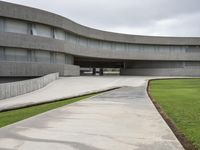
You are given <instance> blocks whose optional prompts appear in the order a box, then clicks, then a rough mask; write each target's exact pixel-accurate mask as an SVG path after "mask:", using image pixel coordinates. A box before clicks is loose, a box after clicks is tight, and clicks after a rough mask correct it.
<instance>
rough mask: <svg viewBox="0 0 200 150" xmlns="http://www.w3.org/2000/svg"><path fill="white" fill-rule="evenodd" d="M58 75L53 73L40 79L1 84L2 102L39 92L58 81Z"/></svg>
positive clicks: (0, 97) (0, 94) (0, 95)
mask: <svg viewBox="0 0 200 150" xmlns="http://www.w3.org/2000/svg"><path fill="white" fill-rule="evenodd" d="M58 77H59V74H58V73H52V74H49V75H46V76H43V77H40V78H35V79H31V80H24V81H17V82H11V83H4V84H0V100H1V99H6V98H9V97H14V96H18V95H22V94H25V93H29V92H32V91H35V90H38V89H40V88H42V87H44V86H46V85H47V84H49V83H51V82H52V81H54V80H56V79H58Z"/></svg>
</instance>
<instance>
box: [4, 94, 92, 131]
mask: <svg viewBox="0 0 200 150" xmlns="http://www.w3.org/2000/svg"><path fill="white" fill-rule="evenodd" d="M94 95H95V94H89V95H85V96H80V97H76V98H70V99H66V100H59V101H56V102H49V103H45V104H39V105H35V106H30V107H25V108H20V109H15V110H8V111H4V112H0V128H1V127H4V126H6V125H9V124H12V123H15V122H18V121H21V120H24V119H26V118H29V117H32V116H35V115H38V114H41V113H43V112H46V111H49V110H52V109H55V108H58V107H61V106H65V105H67V104H71V103H74V102H77V101H80V100H82V99H86V98H89V97H91V96H94Z"/></svg>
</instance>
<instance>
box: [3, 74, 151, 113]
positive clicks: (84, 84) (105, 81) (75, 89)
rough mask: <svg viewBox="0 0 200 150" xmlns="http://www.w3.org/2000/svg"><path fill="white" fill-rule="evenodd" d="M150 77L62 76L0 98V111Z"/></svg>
mask: <svg viewBox="0 0 200 150" xmlns="http://www.w3.org/2000/svg"><path fill="white" fill-rule="evenodd" d="M151 78H152V77H136V76H134V77H131V76H104V77H91V76H90V77H63V78H59V79H58V80H56V81H54V82H52V83H50V84H48V85H47V86H45V87H44V88H42V89H39V90H37V91H34V92H31V93H27V94H25V95H20V96H17V97H13V98H8V99H4V100H0V111H2V110H5V109H12V108H16V107H22V106H27V105H33V104H38V103H43V102H49V101H54V100H58V99H64V98H69V97H75V96H80V95H83V94H89V93H92V92H98V91H102V90H107V89H111V88H115V87H122V86H133V87H135V86H139V85H141V84H144V83H146V82H147V80H148V79H151ZM154 78H155V77H154Z"/></svg>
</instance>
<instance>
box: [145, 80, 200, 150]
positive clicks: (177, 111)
mask: <svg viewBox="0 0 200 150" xmlns="http://www.w3.org/2000/svg"><path fill="white" fill-rule="evenodd" d="M148 92H149V94H150V96H151V98H152V100H153V101H154V102H155V103H156V105H157V108H160V110H159V111H160V112H161V115H162V111H164V113H165V114H166V116H165V115H164V118H165V120H168V121H167V122H168V124H172V126H173V124H174V125H175V128H176V129H175V131H177V132H180V133H182V135H183V136H184V137H185V138H186V139H187V143H182V144H183V145H184V147H185V148H186V149H189V150H194V149H198V150H200V79H163V80H152V81H150V83H149V88H148ZM166 118H170V121H169V119H166ZM169 122H171V123H169ZM175 134H176V133H175ZM179 140H180V139H179ZM182 141H184V140H182ZM188 143H191V144H192V145H193V147H191V146H190V144H188Z"/></svg>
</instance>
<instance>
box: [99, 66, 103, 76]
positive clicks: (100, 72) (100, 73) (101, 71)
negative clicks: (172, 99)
mask: <svg viewBox="0 0 200 150" xmlns="http://www.w3.org/2000/svg"><path fill="white" fill-rule="evenodd" d="M99 75H100V76H103V68H100V71H99Z"/></svg>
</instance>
